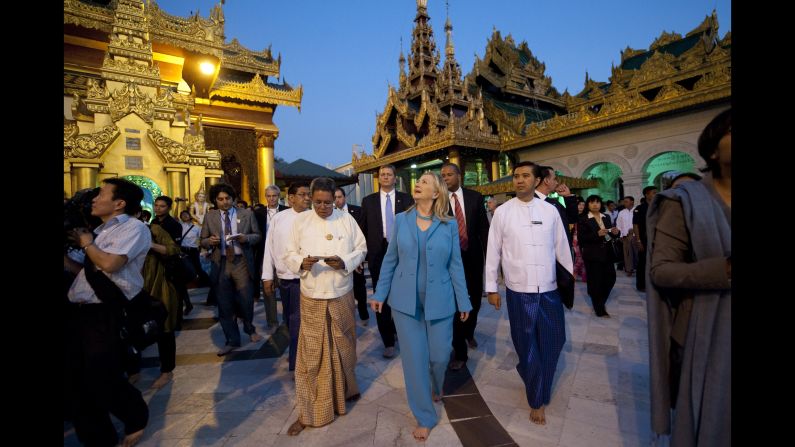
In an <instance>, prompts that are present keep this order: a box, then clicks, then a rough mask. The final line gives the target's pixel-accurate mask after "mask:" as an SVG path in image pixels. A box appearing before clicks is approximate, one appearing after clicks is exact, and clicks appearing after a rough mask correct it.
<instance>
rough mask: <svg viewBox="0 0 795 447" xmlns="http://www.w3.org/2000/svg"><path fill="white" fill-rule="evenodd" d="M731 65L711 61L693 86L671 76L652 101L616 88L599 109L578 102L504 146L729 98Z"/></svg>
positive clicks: (515, 146) (518, 145)
mask: <svg viewBox="0 0 795 447" xmlns="http://www.w3.org/2000/svg"><path fill="white" fill-rule="evenodd" d="M730 66H731V62H730V61H724V62H723V63H722V64H712V65H711V66H709V67H707V68H706V69H705V68H703V67H702V70H700V71H699V73H701V75H702V78H701V79H700V80H699V81H697V82H696V83H695V85H694V86H693V89H692V90H687V89H685V88H677V87H681V86H678V85H677V86H673V83H674V82H675V80H674V79H670V80H669V81H665V82H663V83H661V84H660V86H661V87H663V88H661V90H660V92H658V94H657V96H656V97H655V98H654V99H653V100H652V101H647V100H645V98H642V97H641V96H638V95H637V93H638V90H637V89H627V91H625V92H622V91H620V90H619V91H616V93H611V94H608V95H606V96H605V97H604V99H603V101H604V105H603V107H601V108H600V109H599V111H598V112H594V111H593V110H592V109H590V108H588V107H587V104H581V105H580V107H579V109H577V110H573V111H571V112H570V113H569V114H567V115H561V116H556V117H554V118H552V119H549V120H546V121H541V122H538V123H531V124H530V125H528V126H527V127H526V128H525V136H524V137H517V138H513V139H510V140H508V141H505V140H504V143H505V144H504V145H503V149H504V150H513V149H519V148H525V147H528V146H533V145H536V144H540V143H543V142H547V141H552V140H559V139H561V138H565V137H569V136H573V135H579V134H583V133H588V132H593V131H596V130H600V129H605V128H609V127H614V126H617V125H620V124H625V123H630V122H633V121H637V120H640V119H646V118H649V117H653V116H657V115H662V114H666V113H670V112H674V111H677V110H681V109H685V108H689V107H693V106H697V105H701V104H707V103H711V102H714V101H719V100H725V99H728V98H730V97H731V72H730ZM666 87H667V88H666ZM611 101H612V103H611Z"/></svg>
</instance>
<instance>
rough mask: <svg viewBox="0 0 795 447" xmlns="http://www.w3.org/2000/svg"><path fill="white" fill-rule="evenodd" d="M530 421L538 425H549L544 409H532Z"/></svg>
mask: <svg viewBox="0 0 795 447" xmlns="http://www.w3.org/2000/svg"><path fill="white" fill-rule="evenodd" d="M530 420H531V421H532V422H533V423H535V424H538V425H547V418H546V417H545V416H544V407H541V408H538V409H536V408H532V407H531V408H530Z"/></svg>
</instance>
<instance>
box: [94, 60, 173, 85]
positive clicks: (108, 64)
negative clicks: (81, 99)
mask: <svg viewBox="0 0 795 447" xmlns="http://www.w3.org/2000/svg"><path fill="white" fill-rule="evenodd" d="M102 76H103V77H104V78H106V79H112V80H114V81H121V82H130V81H135V82H136V83H137V84H141V85H146V86H149V87H156V86H158V85H160V66H159V65H157V64H154V65H152V66H151V67H150V66H149V65H145V64H141V63H138V62H136V61H135V60H134V59H127V60H124V59H113V58H111V56H110V54H107V53H106V54H105V60H104V61H103V62H102Z"/></svg>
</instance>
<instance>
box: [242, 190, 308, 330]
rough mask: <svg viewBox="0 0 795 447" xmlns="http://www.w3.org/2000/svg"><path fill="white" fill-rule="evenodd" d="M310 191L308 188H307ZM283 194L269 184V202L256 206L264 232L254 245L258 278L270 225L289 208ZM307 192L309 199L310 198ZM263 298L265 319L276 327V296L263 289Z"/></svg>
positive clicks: (266, 194) (267, 195) (267, 198)
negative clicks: (282, 200)
mask: <svg viewBox="0 0 795 447" xmlns="http://www.w3.org/2000/svg"><path fill="white" fill-rule="evenodd" d="M307 191H308V189H307ZM280 194H281V189H279V187H278V186H276V185H268V186H266V187H265V201H266V202H267V203H266V204H265V206H257V207H255V208H254V217H256V218H257V225H259V231H260V233H262V241H260V243H259V244H257V245H255V246H254V265H255V266H256V267H257V278H261V277H262V254H263V252H264V251H265V241H266V240H267V234H268V225H269V224H270V222H271V219H273V217H274V216H276V213H278V212H279V211H284V210H286V209H287V207H286V206H284V205H280V204H279V195H280ZM308 194H309V193H308V192H307V199H308V198H309V196H308ZM259 290H260V288H259V286H258V287H255V290H254V300H255V301H256V300H258V299H259ZM262 295H263V299H264V302H265V320H266V324H267V325H268V328H270V329H275V328H276V327H277V326H278V325H279V323H278V321H277V318H276V312H277V311H276V297H275V296H273V295H268V293H267V292H265V291H264V290H263V294H262Z"/></svg>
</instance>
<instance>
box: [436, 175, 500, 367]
mask: <svg viewBox="0 0 795 447" xmlns="http://www.w3.org/2000/svg"><path fill="white" fill-rule="evenodd" d="M441 172H442V179H443V180H444V183H445V185H446V186H447V193H448V195H449V196H450V215H451V216H453V217H455V219H456V221H457V222H458V239H459V246H460V247H461V260H462V261H463V263H464V276H465V277H466V282H467V292H468V293H469V301H470V302H471V303H472V311H470V312H469V318H467V320H466V321H464V322H462V321H461V319H460V318H454V319H453V349H454V350H455V357H454V359H453V360H452V361H451V362H450V368H451V369H454V370H458V369H461V368H463V367H464V365H465V364H466V361H467V360H468V359H469V357H468V356H467V345H469V347H470V348H472V349H475V348H477V346H478V342H477V341H476V340H475V326H476V325H477V322H478V310H480V300H481V298H482V296H483V262H484V259H485V258H486V243H487V242H488V239H489V219H488V217H486V208H485V207H484V202H483V196H482V195H481V194H480V193H479V192H477V191H473V190H471V189H464V188H462V187H461V185H462V181H463V179H462V176H461V170H460V169H459V167H458V165H456V164H455V163H444V164H443V165H442V171H441Z"/></svg>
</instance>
